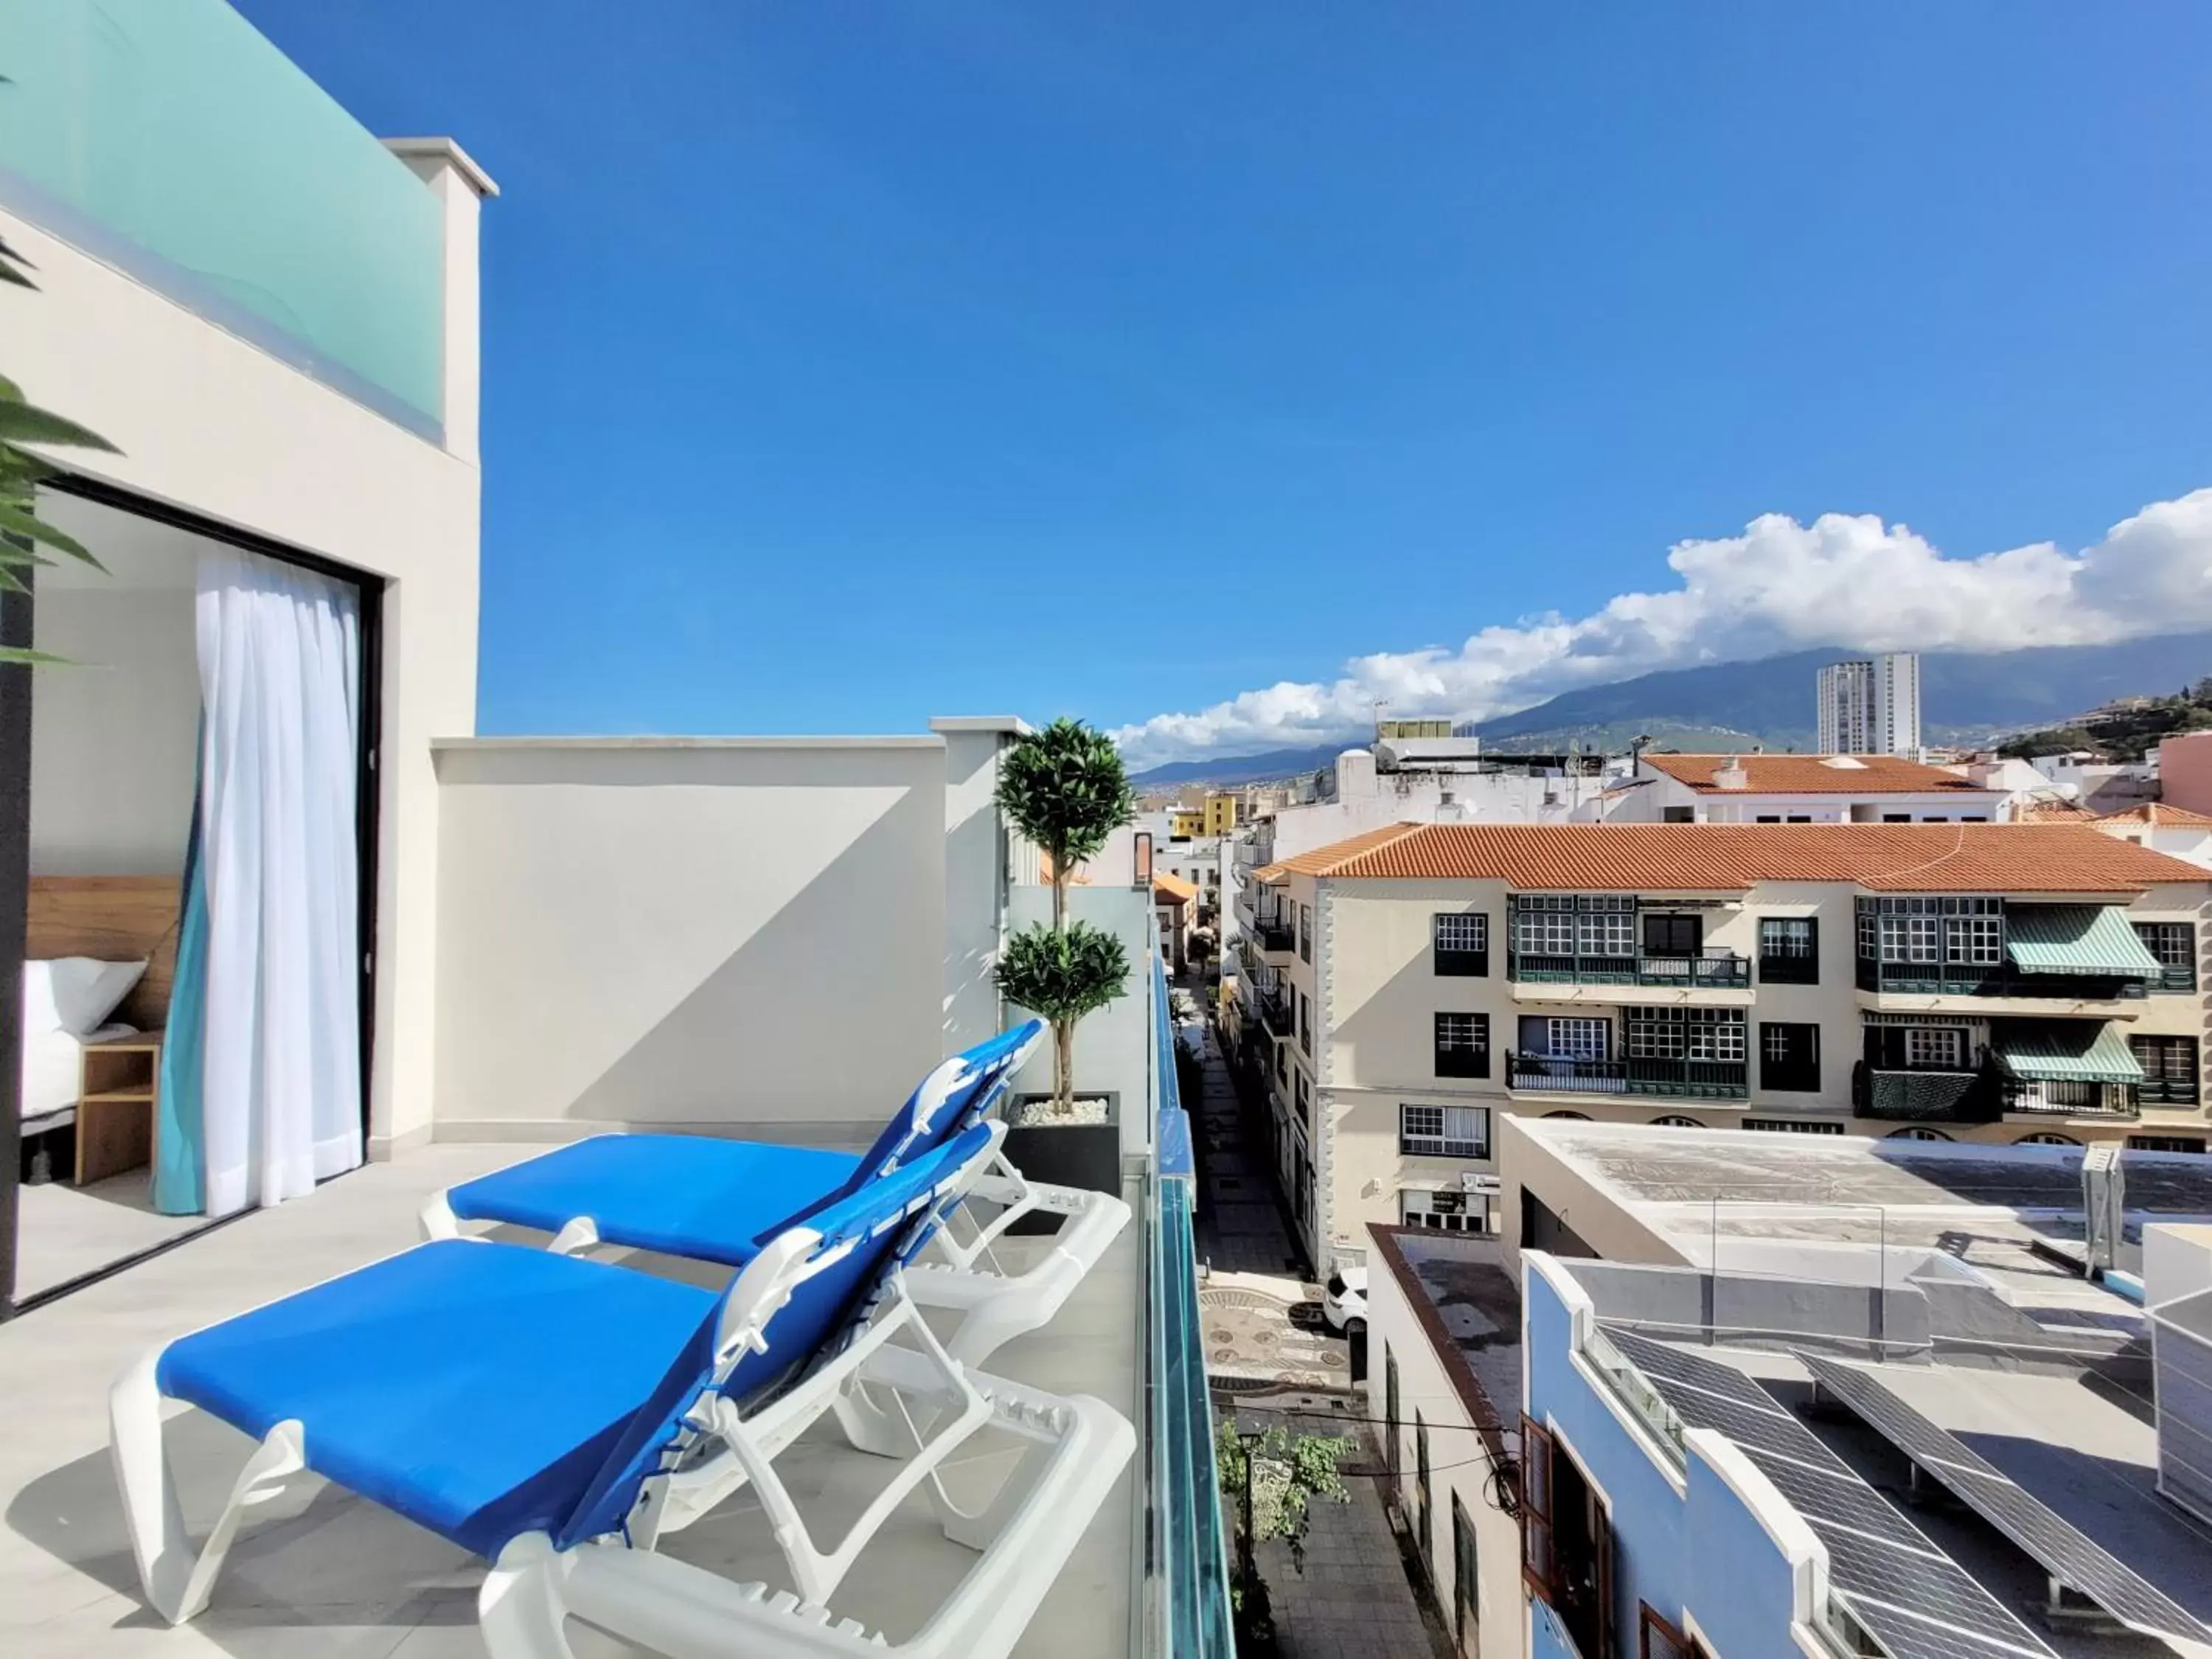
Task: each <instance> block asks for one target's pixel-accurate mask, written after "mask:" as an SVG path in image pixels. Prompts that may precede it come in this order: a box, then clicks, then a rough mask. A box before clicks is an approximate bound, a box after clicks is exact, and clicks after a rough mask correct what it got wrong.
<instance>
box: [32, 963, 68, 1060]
mask: <svg viewBox="0 0 2212 1659" xmlns="http://www.w3.org/2000/svg"><path fill="white" fill-rule="evenodd" d="M53 969H54V964H53V963H51V962H27V963H24V964H23V1036H24V1039H25V1041H26V1042H27V1041H28V1040H29V1039H30V1038H32V1037H35V1036H44V1035H45V1034H46V1032H48V1031H58V1030H61V1029H62V1011H61V1010H60V1009H59V1008H57V1007H56V1006H54V973H53Z"/></svg>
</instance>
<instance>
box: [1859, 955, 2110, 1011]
mask: <svg viewBox="0 0 2212 1659" xmlns="http://www.w3.org/2000/svg"><path fill="white" fill-rule="evenodd" d="M1858 987H1859V989H1860V990H1862V991H1875V992H1881V993H1887V994H1892V995H1899V996H1944V997H2045V998H2048V999H2050V1000H2052V1001H2056V1002H2118V1001H2121V1000H2132V999H2134V998H2136V997H2140V996H2142V995H2144V994H2145V991H2144V981H2142V980H2139V979H2110V978H2101V977H2098V978H2092V977H2085V976H2080V975H2072V974H2023V973H2021V972H2019V971H2018V970H2017V969H2014V968H2011V967H2009V966H2004V965H1995V966H1980V965H1977V964H1974V963H1964V962H1875V961H1874V960H1873V959H1872V958H1871V957H1859V958H1858Z"/></svg>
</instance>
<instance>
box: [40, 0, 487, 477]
mask: <svg viewBox="0 0 2212 1659" xmlns="http://www.w3.org/2000/svg"><path fill="white" fill-rule="evenodd" d="M0 76H5V77H6V82H5V83H4V84H0V205H4V206H6V207H7V208H8V209H9V210H11V211H14V212H16V213H18V214H20V215H21V216H22V217H24V218H26V219H27V220H29V221H31V222H33V223H34V224H36V225H38V226H39V227H40V228H41V229H43V230H46V231H47V232H49V233H51V234H53V235H55V236H57V237H58V238H59V239H60V240H64V241H66V242H69V243H70V244H71V245H72V246H77V247H79V248H81V249H82V251H84V252H87V253H89V254H91V255H93V256H94V258H100V259H103V260H105V261H106V262H107V263H109V264H114V265H116V266H117V267H118V268H119V269H121V270H125V271H127V272H128V273H129V274H130V275H131V276H134V277H136V278H137V280H139V281H140V282H143V283H146V284H147V285H148V286H149V287H151V288H154V289H158V290H159V291H161V293H163V294H166V295H167V296H168V297H169V298H171V299H173V300H174V301H177V302H178V303H179V304H180V305H184V306H185V307H189V308H190V309H191V310H192V311H194V312H196V313H199V314H201V315H203V316H204V317H206V318H207V319H209V320H210V321H211V322H215V323H216V324H218V325H222V326H223V327H226V328H228V329H230V330H231V331H234V332H235V333H238V334H240V335H241V336H243V337H246V338H248V339H251V340H252V342H253V343H255V344H257V345H259V346H261V347H263V348H264V349H266V350H269V351H270V352H271V353H273V354H274V355H276V356H280V357H282V358H283V359H284V360H285V361H286V362H290V363H292V364H294V365H295V367H297V368H300V369H301V370H302V371H304V372H306V373H307V374H312V375H313V376H315V377H316V378H317V379H319V380H325V381H326V382H328V383H329V384H331V386H334V387H336V388H337V390H339V391H342V392H345V393H346V394H347V395H349V396H350V397H353V398H356V399H357V400H359V401H361V402H362V403H364V404H368V406H369V407H371V408H373V409H375V410H377V411H378V412H379V413H380V414H383V415H385V416H387V417H388V418H391V419H393V420H396V421H398V422H401V423H402V424H404V425H406V426H408V427H410V428H413V429H415V430H417V431H422V432H424V433H425V434H426V435H432V436H435V435H436V434H437V430H438V428H439V425H440V422H441V419H442V416H443V410H442V407H441V404H442V396H441V390H442V385H443V379H444V362H443V352H444V330H443V315H442V312H443V293H442V289H443V274H442V264H443V228H442V225H441V209H440V206H439V203H438V201H437V198H436V197H435V196H433V195H432V193H431V192H430V191H429V189H428V186H426V185H424V184H423V182H422V180H421V179H417V178H416V176H415V174H414V173H411V172H410V171H409V169H408V167H407V166H406V164H405V163H404V162H403V161H400V160H399V159H398V157H397V156H395V155H392V154H391V153H390V152H389V151H388V150H386V149H385V148H384V147H383V145H381V144H380V143H378V142H377V141H376V139H375V138H374V137H372V136H371V135H370V134H369V133H368V131H367V130H366V129H364V128H363V127H362V125H360V123H358V122H357V121H356V120H355V119H354V118H352V117H351V116H349V115H348V114H347V113H346V112H345V111H344V110H343V109H342V108H340V107H339V106H338V105H337V103H335V102H334V101H332V100H331V98H330V97H329V95H328V94H325V92H324V91H323V90H322V88H319V87H318V86H317V85H316V84H315V83H314V82H313V81H311V80H309V79H308V78H307V76H306V75H305V74H304V73H303V72H301V70H300V69H299V68H298V66H297V65H295V64H293V63H292V62H291V60H290V59H289V58H286V57H285V56H284V55H283V53H282V52H278V51H277V50H276V47H275V46H271V45H270V43H269V42H268V41H267V40H264V39H263V38H262V37H261V35H260V34H258V33H256V32H255V30H254V28H253V27H252V25H251V24H249V23H248V22H246V20H245V19H244V18H242V17H240V15H238V14H237V13H236V12H235V11H234V10H232V9H231V8H230V7H229V6H228V4H226V3H224V0H6V3H5V4H0Z"/></svg>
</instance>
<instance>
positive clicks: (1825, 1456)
mask: <svg viewBox="0 0 2212 1659" xmlns="http://www.w3.org/2000/svg"><path fill="white" fill-rule="evenodd" d="M1655 1386H1656V1387H1657V1388H1658V1389H1659V1391H1660V1393H1661V1394H1662V1395H1663V1396H1665V1398H1666V1401H1667V1403H1668V1405H1670V1406H1672V1407H1674V1413H1675V1415H1677V1416H1678V1417H1680V1419H1682V1420H1683V1421H1684V1422H1685V1423H1686V1424H1688V1425H1690V1426H1691V1427H1692V1428H1693V1429H1718V1430H1719V1431H1721V1432H1722V1433H1723V1434H1724V1435H1726V1436H1727V1437H1729V1439H1731V1440H1733V1441H1735V1443H1736V1444H1738V1445H1739V1446H1741V1447H1743V1448H1744V1449H1746V1450H1747V1451H1763V1452H1770V1453H1773V1454H1775V1455H1778V1456H1782V1457H1791V1458H1795V1459H1796V1461H1797V1462H1801V1463H1808V1464H1810V1465H1812V1466H1813V1467H1814V1468H1823V1469H1828V1470H1831V1471H1834V1472H1838V1473H1847V1472H1848V1471H1846V1470H1845V1469H1844V1463H1843V1461H1842V1460H1841V1459H1840V1458H1838V1456H1837V1455H1835V1453H1833V1452H1832V1451H1830V1450H1829V1449H1827V1448H1826V1446H1824V1445H1822V1444H1821V1443H1820V1442H1819V1441H1818V1440H1816V1439H1814V1437H1813V1436H1812V1435H1810V1434H1808V1433H1807V1432H1806V1430H1805V1425H1803V1424H1802V1423H1800V1422H1799V1421H1798V1420H1797V1419H1796V1418H1794V1417H1784V1416H1783V1415H1781V1414H1780V1413H1777V1412H1765V1411H1760V1410H1759V1409H1758V1408H1757V1407H1751V1406H1740V1405H1738V1404H1736V1402H1735V1401H1733V1400H1717V1399H1715V1398H1714V1397H1713V1396H1712V1395H1709V1394H1705V1393H1703V1392H1701V1391H1700V1390H1699V1389H1692V1388H1687V1387H1685V1386H1684V1385H1683V1384H1681V1383H1670V1382H1665V1381H1662V1382H1660V1383H1657V1384H1656V1385H1655Z"/></svg>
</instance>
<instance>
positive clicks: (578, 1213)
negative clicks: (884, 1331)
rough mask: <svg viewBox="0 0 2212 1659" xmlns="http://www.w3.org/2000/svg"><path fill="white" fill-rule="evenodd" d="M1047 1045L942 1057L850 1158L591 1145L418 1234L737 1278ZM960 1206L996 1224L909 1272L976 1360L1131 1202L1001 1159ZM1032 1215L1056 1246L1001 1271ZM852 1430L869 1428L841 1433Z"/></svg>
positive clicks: (1100, 1243)
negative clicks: (546, 1239) (983, 1208)
mask: <svg viewBox="0 0 2212 1659" xmlns="http://www.w3.org/2000/svg"><path fill="white" fill-rule="evenodd" d="M1043 1034H1044V1026H1043V1024H1042V1022H1040V1021H1037V1020H1030V1021H1027V1022H1025V1023H1024V1024H1021V1025H1018V1026H1016V1027H1014V1028H1013V1029H1012V1030H1008V1031H1004V1032H1001V1033H1000V1035H998V1036H994V1037H992V1038H990V1039H989V1040H987V1042H981V1043H978V1044H977V1045H976V1046H975V1047H974V1048H969V1049H967V1050H965V1051H964V1052H963V1053H961V1054H955V1055H953V1056H952V1057H951V1059H949V1060H945V1061H943V1062H942V1063H941V1064H939V1066H937V1067H935V1069H933V1071H931V1073H929V1075H928V1076H927V1077H925V1078H924V1079H922V1080H921V1083H920V1084H919V1085H917V1086H916V1087H915V1091H914V1092H913V1093H912V1094H911V1095H909V1096H908V1097H907V1099H906V1102H905V1103H904V1104H903V1105H902V1106H901V1107H900V1108H899V1109H898V1111H897V1112H896V1113H894V1114H893V1115H892V1117H891V1120H890V1122H889V1123H887V1124H885V1125H884V1129H883V1132H882V1133H880V1134H879V1135H878V1136H877V1138H876V1143H875V1145H874V1146H872V1147H870V1148H869V1149H868V1151H867V1152H865V1153H863V1154H861V1155H860V1156H859V1157H857V1158H856V1157H854V1155H853V1154H851V1153H849V1152H830V1151H827V1150H824V1149H822V1148H819V1147H811V1146H778V1145H776V1144H775V1143H773V1142H769V1141H758V1140H724V1139H715V1138H714V1137H710V1136H703V1135H670V1134H609V1135H594V1136H592V1138H591V1139H586V1140H580V1141H576V1142H574V1143H573V1144H572V1145H569V1146H562V1147H561V1148H559V1149H558V1150H556V1151H554V1152H546V1153H543V1154H541V1155H540V1156H538V1157H537V1158H527V1159H525V1160H524V1161H523V1162H521V1163H520V1164H513V1165H510V1166H509V1167H508V1168H507V1169H504V1170H496V1171H495V1172H494V1173H492V1174H490V1175H488V1176H482V1177H481V1178H479V1179H477V1180H475V1181H470V1182H463V1183H462V1184H461V1185H459V1186H457V1187H452V1188H447V1190H445V1191H444V1192H441V1193H439V1194H436V1195H435V1196H434V1197H433V1198H432V1199H431V1200H430V1201H429V1203H428V1205H426V1206H424V1208H423V1212H422V1231H423V1236H424V1237H428V1238H432V1239H441V1238H455V1237H462V1236H463V1224H464V1223H477V1224H482V1223H490V1224H495V1225H505V1226H513V1227H524V1228H528V1229H531V1230H532V1231H538V1232H543V1233H549V1234H550V1235H552V1237H551V1242H550V1246H549V1248H550V1249H553V1250H555V1251H556V1252H559V1253H562V1254H566V1253H568V1252H571V1251H577V1250H586V1249H592V1248H594V1247H596V1246H599V1245H613V1246H617V1247H622V1248H627V1249H643V1250H653V1251H656V1252H658V1253H659V1254H661V1255H673V1256H682V1257H686V1258H689V1259H691V1260H695V1261H712V1262H716V1263H719V1264H720V1265H721V1266H724V1267H743V1266H744V1264H745V1263H746V1262H748V1261H750V1260H751V1259H752V1256H753V1254H754V1252H755V1251H756V1250H757V1249H758V1241H759V1240H761V1239H763V1238H766V1237H772V1236H773V1235H774V1233H775V1231H776V1226H777V1224H778V1223H779V1222H781V1221H784V1220H787V1219H790V1218H794V1217H798V1216H803V1215H805V1213H806V1212H807V1211H808V1210H809V1209H810V1208H811V1207H813V1206H817V1205H819V1204H821V1203H823V1202H824V1201H827V1200H834V1199H836V1198H841V1197H850V1196H852V1195H854V1194H857V1193H859V1192H860V1190H861V1189H862V1188H865V1187H866V1185H867V1184H868V1183H869V1182H872V1181H877V1180H880V1179H882V1178H883V1177H884V1176H885V1175H886V1174H888V1173H890V1171H893V1170H897V1169H898V1168H900V1167H901V1166H902V1164H903V1163H904V1162H905V1161H906V1160H908V1159H910V1158H915V1157H918V1156H921V1154H922V1153H924V1152H927V1151H928V1150H929V1149H930V1148H932V1147H933V1146H938V1145H939V1144H941V1143H942V1142H943V1141H944V1140H945V1138H946V1137H948V1136H950V1135H953V1134H957V1133H960V1132H961V1131H962V1130H963V1129H965V1128H967V1127H969V1126H970V1125H972V1124H974V1123H975V1122H978V1121H981V1119H982V1118H983V1117H984V1116H985V1115H987V1113H989V1111H990V1110H991V1109H992V1108H993V1107H994V1106H995V1105H996V1104H997V1103H998V1102H999V1100H1000V1097H1001V1096H1003V1095H1004V1094H1005V1092H1006V1086H1007V1084H1008V1082H1009V1081H1010V1079H1012V1076H1013V1074H1014V1073H1015V1072H1016V1071H1018V1069H1019V1068H1020V1066H1021V1064H1022V1062H1023V1060H1025V1059H1026V1058H1027V1057H1028V1055H1029V1054H1030V1050H1031V1049H1032V1048H1035V1047H1036V1043H1037V1042H1038V1041H1039V1040H1040V1039H1041V1038H1042V1036H1043ZM970 1196H971V1197H973V1198H976V1199H981V1200H986V1201H987V1202H988V1203H991V1204H994V1205H995V1206H998V1207H997V1212H996V1213H995V1214H994V1216H993V1217H992V1218H990V1219H989V1220H988V1221H987V1222H984V1221H978V1220H975V1219H973V1214H974V1212H973V1211H972V1210H971V1211H970V1212H969V1215H968V1216H966V1217H963V1225H964V1226H966V1227H967V1228H968V1232H967V1234H966V1236H965V1237H956V1236H955V1233H954V1231H953V1229H952V1228H951V1227H947V1228H945V1229H944V1230H943V1231H940V1232H939V1234H938V1236H937V1249H936V1254H937V1255H938V1257H939V1259H938V1260H936V1261H930V1262H926V1263H922V1262H918V1263H916V1264H915V1266H914V1267H913V1268H912V1269H911V1270H910V1271H909V1273H908V1288H909V1290H910V1291H911V1293H912V1295H913V1296H914V1298H915V1300H916V1301H917V1302H919V1303H921V1304H922V1305H923V1306H925V1307H933V1308H941V1309H945V1310H950V1311H952V1312H955V1313H957V1315H958V1316H959V1323H958V1327H957V1329H956V1330H955V1331H954V1332H953V1334H951V1337H949V1338H948V1339H947V1341H946V1347H947V1349H948V1351H949V1352H951V1354H952V1356H953V1358H956V1359H958V1360H960V1361H961V1362H962V1363H963V1364H981V1363H983V1362H984V1361H985V1360H987V1359H988V1358H990V1356H991V1355H992V1354H993V1353H994V1352H996V1351H997V1350H998V1348H999V1347H1000V1346H1002V1345H1003V1344H1004V1343H1006V1341H1007V1340H1010V1339H1012V1338H1013V1337H1016V1336H1018V1335H1021V1334H1024V1333H1025V1332H1028V1331H1033V1330H1035V1329H1036V1328H1038V1327H1040V1326H1042V1325H1043V1324H1044V1323H1046V1322H1048V1320H1050V1319H1051V1317H1052V1316H1053V1315H1054V1314H1055V1313H1056V1312H1058V1311H1059V1310H1060V1306H1061V1305H1062V1304H1064V1303H1065V1302H1066V1300H1067V1297H1069V1295H1070V1294H1072V1293H1073V1291H1074V1289H1075V1286H1076V1285H1079V1284H1080V1283H1081V1282H1082V1280H1083V1278H1084V1275H1085V1274H1086V1273H1089V1272H1090V1271H1091V1267H1093V1266H1095V1265H1096V1264H1097V1261H1098V1258H1099V1257H1100V1256H1101V1255H1103V1254H1104V1252H1105V1249H1106V1247H1107V1246H1108V1245H1109V1244H1110V1243H1113V1241H1114V1239H1115V1237H1116V1236H1117V1235H1118V1234H1119V1233H1120V1232H1121V1229H1122V1228H1123V1227H1124V1226H1126V1225H1128V1220H1129V1206H1127V1204H1125V1203H1123V1202H1122V1201H1121V1200H1120V1199H1119V1198H1116V1197H1114V1196H1112V1195H1110V1194H1104V1193H1091V1192H1084V1191H1081V1190H1079V1189H1077V1188H1066V1187H1051V1186H1045V1185H1042V1184H1038V1183H1032V1182H1028V1181H1026V1180H1024V1178H1023V1176H1022V1174H1021V1171H1020V1170H1017V1169H1015V1168H1014V1167H1013V1165H1012V1164H1009V1163H1008V1162H1006V1159H1005V1158H998V1159H997V1160H995V1164H994V1168H993V1169H992V1170H990V1171H988V1172H987V1174H986V1175H985V1176H984V1177H983V1178H982V1179H981V1180H980V1181H979V1182H976V1183H975V1188H974V1189H973V1191H972V1193H971V1194H970ZM1040 1212H1042V1213H1047V1214H1052V1215H1056V1216H1058V1217H1059V1218H1060V1227H1059V1230H1058V1231H1057V1232H1056V1233H1055V1234H1054V1236H1053V1242H1052V1247H1051V1249H1049V1250H1048V1251H1047V1252H1046V1254H1045V1255H1043V1257H1042V1259H1041V1260H1040V1261H1037V1262H1036V1263H1035V1264H1034V1265H1033V1266H1032V1267H1030V1268H1029V1269H1028V1270H1027V1271H1026V1272H1024V1273H1019V1274H1012V1275H1010V1274H1006V1273H1000V1272H997V1271H995V1265H996V1256H995V1254H994V1249H993V1247H994V1245H995V1244H996V1243H997V1241H998V1240H999V1239H1000V1238H1001V1237H1003V1236H1004V1235H1005V1233H1006V1230H1007V1229H1008V1228H1009V1227H1010V1226H1012V1225H1013V1223H1014V1222H1016V1221H1017V1220H1018V1219H1020V1218H1023V1217H1024V1216H1028V1215H1033V1214H1037V1213H1040ZM847 1429H848V1432H850V1433H852V1434H854V1435H855V1436H856V1437H859V1436H860V1435H862V1434H863V1433H864V1432H865V1431H863V1429H862V1428H861V1427H860V1425H858V1424H857V1423H854V1422H849V1421H848V1424H847Z"/></svg>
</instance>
